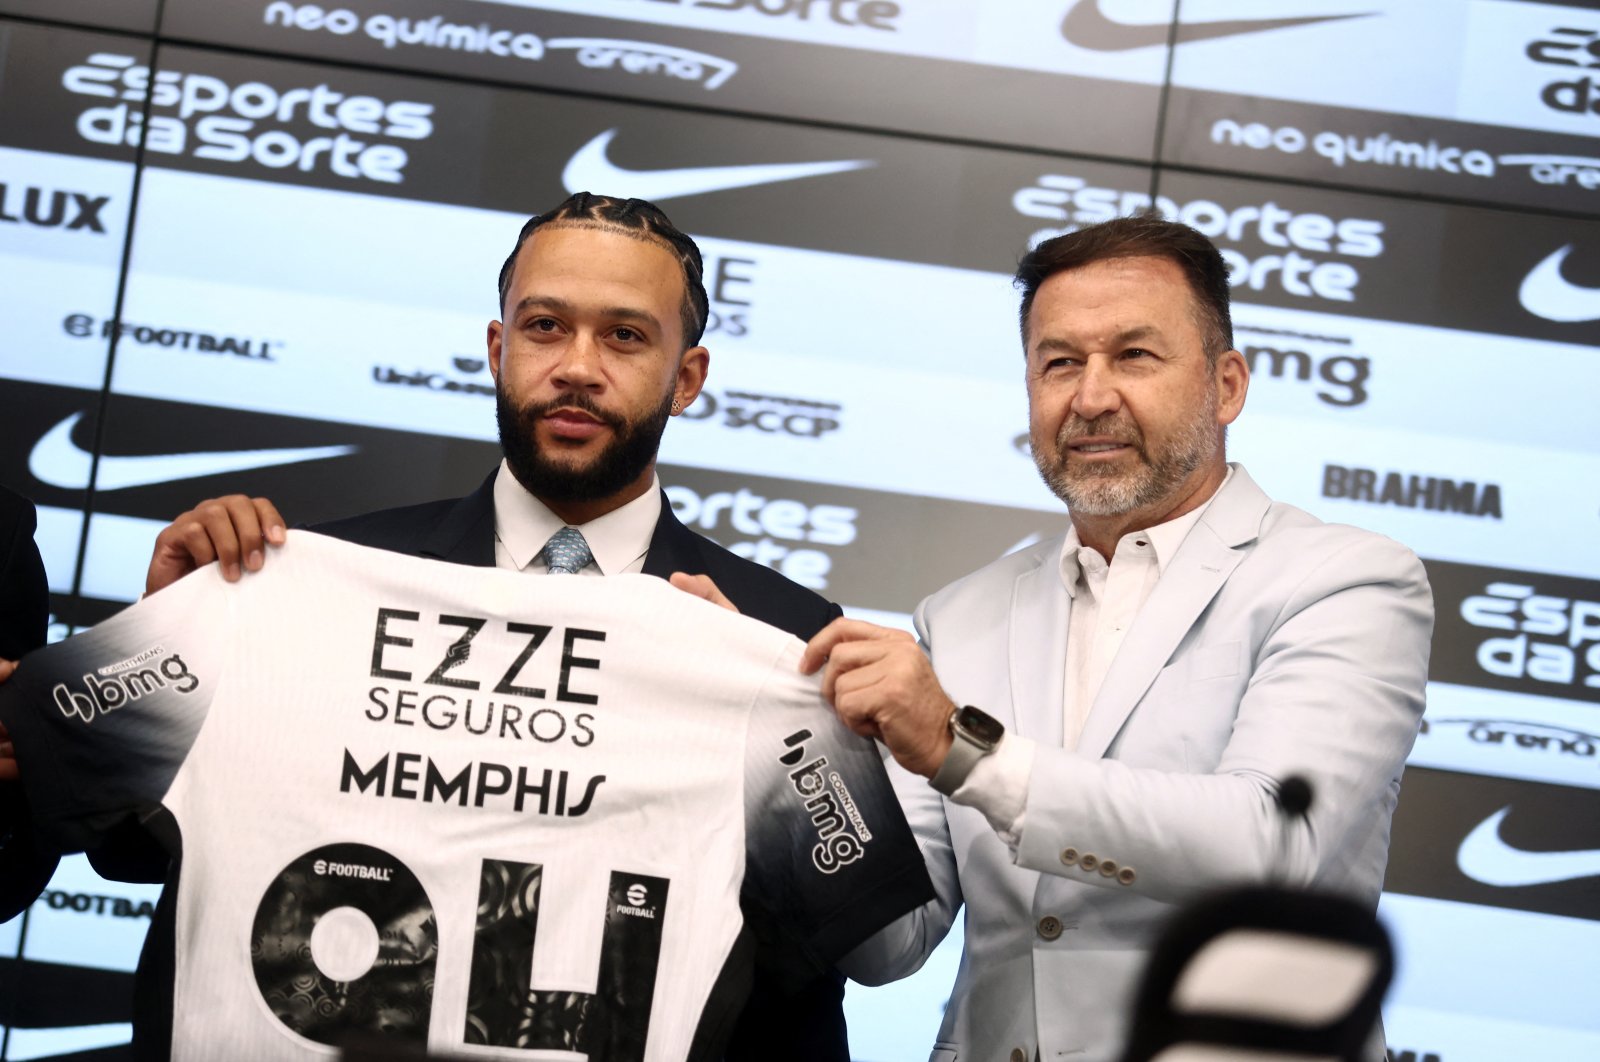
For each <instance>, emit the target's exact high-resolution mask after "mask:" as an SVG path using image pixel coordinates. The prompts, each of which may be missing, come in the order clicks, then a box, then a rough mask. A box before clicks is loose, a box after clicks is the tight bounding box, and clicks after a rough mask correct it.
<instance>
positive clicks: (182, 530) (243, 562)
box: [144, 494, 287, 594]
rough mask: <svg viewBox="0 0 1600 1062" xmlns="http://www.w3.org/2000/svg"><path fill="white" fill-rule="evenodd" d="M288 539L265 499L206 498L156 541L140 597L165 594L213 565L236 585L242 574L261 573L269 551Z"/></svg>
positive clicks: (167, 528) (234, 495)
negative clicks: (190, 576)
mask: <svg viewBox="0 0 1600 1062" xmlns="http://www.w3.org/2000/svg"><path fill="white" fill-rule="evenodd" d="M286 534H287V525H286V524H285V523H284V519H283V517H282V516H281V515H279V513H278V509H277V507H276V506H274V505H273V504H272V503H271V502H270V501H268V500H267V499H265V498H250V497H246V496H245V495H243V494H230V495H228V496H227V497H225V498H209V499H207V500H206V501H203V502H201V503H200V504H199V505H196V506H195V507H194V508H193V509H190V510H189V511H188V512H186V513H184V514H182V515H181V516H179V517H178V518H177V519H176V520H174V521H172V523H170V524H168V525H167V526H166V527H165V528H163V529H162V531H161V533H160V534H159V535H157V536H156V548H155V552H154V553H153V554H151V556H150V568H149V570H148V571H147V572H146V573H145V579H144V592H145V593H147V594H153V593H155V592H156V591H158V590H164V589H166V588H167V587H169V586H171V585H172V584H173V583H175V582H177V581H178V580H179V579H182V578H183V577H184V576H185V575H188V574H189V573H190V572H192V571H194V570H195V569H197V568H203V567H205V566H206V565H207V564H210V563H211V562H212V561H216V562H217V563H218V564H220V565H221V566H222V577H223V578H224V579H226V580H227V581H228V582H230V583H231V582H235V581H237V580H238V578H239V576H240V575H241V574H242V573H243V572H246V571H251V572H255V571H260V570H261V566H262V565H264V564H265V563H266V562H267V547H268V546H281V545H283V543H284V540H285V535H286Z"/></svg>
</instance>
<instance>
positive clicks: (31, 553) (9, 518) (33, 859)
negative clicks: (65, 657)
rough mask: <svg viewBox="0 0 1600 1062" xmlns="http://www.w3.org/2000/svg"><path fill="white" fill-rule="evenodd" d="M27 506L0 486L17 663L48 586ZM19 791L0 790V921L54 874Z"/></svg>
mask: <svg viewBox="0 0 1600 1062" xmlns="http://www.w3.org/2000/svg"><path fill="white" fill-rule="evenodd" d="M36 520H37V518H36V517H35V515H34V510H33V503H32V502H30V501H29V500H28V499H26V498H24V497H23V496H22V495H20V494H15V493H13V492H12V491H10V490H7V489H6V488H5V487H0V657H4V658H5V659H7V660H19V659H21V657H22V655H23V654H24V653H28V652H32V651H33V650H34V649H37V648H39V646H41V645H43V644H44V642H45V627H46V624H47V623H48V622H49V619H50V586H49V582H48V581H47V580H46V578H45V572H44V561H43V560H41V559H40V557H39V547H38V546H36V545H34V543H33V529H34V527H35V526H36ZM26 820H27V816H26V814H25V813H24V811H23V805H22V787H21V786H20V785H10V786H6V787H4V788H3V789H0V922H5V921H8V920H9V919H11V918H12V917H14V916H15V915H16V914H17V913H18V912H20V911H21V910H22V909H23V908H25V907H27V906H28V905H29V904H30V903H32V902H33V901H34V900H35V899H36V898H37V897H38V895H39V893H40V892H41V891H43V889H44V887H45V885H46V884H48V883H49V881H50V875H51V874H53V873H54V872H55V868H56V859H57V856H56V854H55V853H54V852H52V851H49V850H47V849H42V848H40V847H39V846H38V844H37V843H36V842H35V838H34V836H33V833H32V831H31V830H29V829H28V828H27V826H26Z"/></svg>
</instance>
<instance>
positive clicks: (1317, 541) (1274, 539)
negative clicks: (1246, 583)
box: [1259, 501, 1421, 563]
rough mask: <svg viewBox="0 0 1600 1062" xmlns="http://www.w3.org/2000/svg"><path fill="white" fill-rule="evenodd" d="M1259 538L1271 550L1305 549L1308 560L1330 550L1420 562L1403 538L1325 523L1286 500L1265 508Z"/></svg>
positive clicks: (1360, 528) (1263, 545)
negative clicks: (1401, 540) (1400, 539)
mask: <svg viewBox="0 0 1600 1062" xmlns="http://www.w3.org/2000/svg"><path fill="white" fill-rule="evenodd" d="M1259 542H1260V545H1261V546H1262V547H1265V548H1270V549H1272V550H1275V551H1276V550H1293V551H1301V550H1304V551H1307V559H1308V560H1310V561H1312V562H1315V561H1316V559H1317V558H1319V557H1325V556H1327V555H1328V554H1329V553H1331V552H1351V553H1354V554H1358V555H1365V556H1372V557H1378V558H1388V559H1391V560H1394V561H1399V560H1405V559H1409V560H1410V561H1412V562H1416V563H1421V562H1420V561H1418V560H1417V555H1416V553H1415V552H1413V551H1412V549H1411V547H1409V546H1407V545H1406V544H1405V543H1403V542H1399V541H1397V540H1395V539H1392V538H1390V537H1388V536H1387V535H1383V534H1379V533H1378V532H1377V531H1372V530H1369V529H1367V528H1364V527H1357V526H1355V525H1354V524H1336V523H1329V522H1327V521H1325V520H1322V519H1320V518H1318V517H1316V516H1313V515H1311V514H1310V513H1308V512H1306V511H1305V510H1304V509H1300V508H1297V507H1296V506H1293V505H1290V504H1288V503H1287V502H1278V501H1275V502H1273V503H1272V505H1271V506H1270V507H1269V508H1268V509H1267V514H1266V517H1265V519H1263V520H1262V522H1261V537H1260V540H1259Z"/></svg>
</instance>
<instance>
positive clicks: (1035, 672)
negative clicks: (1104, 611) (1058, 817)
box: [1006, 539, 1072, 747]
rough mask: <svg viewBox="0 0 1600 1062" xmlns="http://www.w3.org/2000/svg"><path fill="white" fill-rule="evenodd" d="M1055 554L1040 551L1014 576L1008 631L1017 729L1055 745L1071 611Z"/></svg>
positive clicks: (1026, 734) (1045, 742)
mask: <svg viewBox="0 0 1600 1062" xmlns="http://www.w3.org/2000/svg"><path fill="white" fill-rule="evenodd" d="M1056 541H1057V543H1058V545H1059V541H1060V540H1059V539H1057V540H1056ZM1059 555H1060V550H1059V549H1057V550H1054V551H1050V552H1047V553H1044V554H1043V555H1041V557H1040V561H1039V564H1038V566H1037V567H1034V568H1030V569H1028V570H1027V571H1025V572H1023V573H1022V574H1021V575H1019V576H1017V581H1016V582H1015V583H1014V584H1013V587H1012V595H1011V618H1010V621H1009V622H1010V630H1009V631H1007V632H1006V645H1007V647H1008V650H1009V652H1010V660H1009V661H1008V663H1009V666H1010V671H1011V705H1012V712H1013V714H1014V715H1015V717H1016V718H1015V724H1016V730H1017V732H1018V733H1019V734H1022V735H1024V736H1026V737H1029V738H1032V739H1033V740H1035V741H1037V742H1040V743H1041V744H1043V745H1046V746H1057V747H1059V746H1060V744H1061V697H1062V694H1063V684H1064V683H1065V681H1066V673H1067V672H1066V669H1067V621H1068V619H1069V617H1070V616H1071V614H1072V598H1071V597H1069V596H1068V595H1067V592H1066V589H1065V588H1064V587H1063V586H1062V585H1061V573H1060V569H1059V568H1058V566H1057V565H1056V564H1055V558H1056V557H1057V556H1059Z"/></svg>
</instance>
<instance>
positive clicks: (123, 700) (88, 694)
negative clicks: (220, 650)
mask: <svg viewBox="0 0 1600 1062" xmlns="http://www.w3.org/2000/svg"><path fill="white" fill-rule="evenodd" d="M158 658H159V659H158ZM83 686H84V690H85V692H82V693H80V692H78V691H77V690H74V689H72V688H71V687H70V686H68V685H67V684H66V683H64V682H58V683H56V685H55V688H54V689H52V690H51V694H52V695H53V696H54V697H55V702H56V707H57V708H59V709H61V714H62V715H65V716H68V717H71V716H74V715H75V716H77V717H78V718H79V719H82V720H83V721H84V722H85V723H92V722H94V720H95V717H96V716H97V715H106V714H107V713H109V712H114V711H116V710H117V709H119V708H125V707H127V706H128V705H130V704H132V703H133V702H134V701H137V700H139V699H140V698H142V697H146V696H149V695H150V694H152V693H155V692H157V691H158V690H164V689H166V688H168V687H169V686H170V687H171V688H172V689H173V690H174V691H176V692H178V693H193V692H194V691H195V690H196V689H197V688H199V686H200V680H199V679H198V678H196V677H195V675H194V673H193V672H191V671H190V670H189V665H188V664H185V663H184V662H183V657H181V656H179V655H178V654H177V653H173V654H172V655H171V656H165V655H163V651H162V649H161V647H160V646H157V647H155V648H153V649H147V650H146V651H145V652H143V653H140V654H139V655H138V656H135V657H133V658H131V659H129V660H125V661H123V662H122V663H120V664H113V665H111V666H109V667H103V668H101V669H100V670H99V671H98V672H90V673H88V674H85V675H84V676H83Z"/></svg>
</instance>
